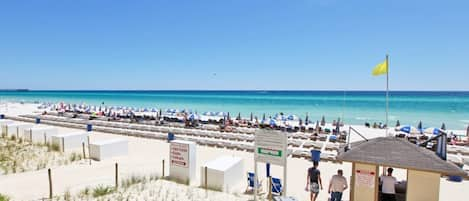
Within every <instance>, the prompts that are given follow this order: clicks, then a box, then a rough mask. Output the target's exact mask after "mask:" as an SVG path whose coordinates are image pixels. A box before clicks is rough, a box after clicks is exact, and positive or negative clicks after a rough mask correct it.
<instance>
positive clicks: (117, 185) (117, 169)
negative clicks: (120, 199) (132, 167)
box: [116, 163, 119, 189]
mask: <svg viewBox="0 0 469 201" xmlns="http://www.w3.org/2000/svg"><path fill="white" fill-rule="evenodd" d="M117 187H119V165H118V164H117V163H116V189H117Z"/></svg>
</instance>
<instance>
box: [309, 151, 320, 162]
mask: <svg viewBox="0 0 469 201" xmlns="http://www.w3.org/2000/svg"><path fill="white" fill-rule="evenodd" d="M311 160H312V161H316V162H319V161H320V160H321V151H319V150H311Z"/></svg>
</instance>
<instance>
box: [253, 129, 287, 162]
mask: <svg viewBox="0 0 469 201" xmlns="http://www.w3.org/2000/svg"><path fill="white" fill-rule="evenodd" d="M286 152H287V135H286V134H285V133H282V132H278V131H264V130H259V131H258V132H257V133H256V138H255V149H254V155H255V156H254V157H255V158H256V160H257V161H258V162H264V163H271V164H275V165H281V166H285V161H286V160H285V159H286V155H287V153H286Z"/></svg>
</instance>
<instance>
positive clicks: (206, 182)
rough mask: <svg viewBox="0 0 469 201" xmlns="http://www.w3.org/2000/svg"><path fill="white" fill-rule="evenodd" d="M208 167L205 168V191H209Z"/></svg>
mask: <svg viewBox="0 0 469 201" xmlns="http://www.w3.org/2000/svg"><path fill="white" fill-rule="evenodd" d="M207 169H208V168H207V166H205V191H207V190H208V181H207V177H208V176H207Z"/></svg>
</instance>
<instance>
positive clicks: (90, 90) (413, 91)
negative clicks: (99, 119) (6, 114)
mask: <svg viewBox="0 0 469 201" xmlns="http://www.w3.org/2000/svg"><path fill="white" fill-rule="evenodd" d="M21 91H25V92H338V93H339V92H340V93H343V92H364V93H367V92H369V93H382V92H386V90H354V89H352V90H281V89H279V90H276V89H274V90H234V89H233V90H230V89H228V90H218V89H214V90H211V89H148V90H147V89H135V90H133V89H47V90H43V89H0V92H21ZM389 92H390V93H428V92H431V93H439V92H441V93H469V90H389Z"/></svg>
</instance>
